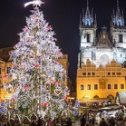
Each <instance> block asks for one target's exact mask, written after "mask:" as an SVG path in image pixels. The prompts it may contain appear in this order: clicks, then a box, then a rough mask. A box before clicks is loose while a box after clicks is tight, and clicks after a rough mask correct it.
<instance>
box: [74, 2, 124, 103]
mask: <svg viewBox="0 0 126 126" xmlns="http://www.w3.org/2000/svg"><path fill="white" fill-rule="evenodd" d="M124 24H125V21H124V16H123V12H122V13H121V11H120V8H119V2H118V0H117V9H116V11H115V12H114V11H113V15H112V21H111V26H110V32H108V31H107V30H106V28H105V27H103V28H102V31H101V32H100V33H99V34H98V36H97V35H96V30H97V21H96V16H94V15H93V12H90V9H89V5H88V2H87V8H86V11H85V14H84V13H83V16H82V17H81V20H80V52H79V55H78V70H77V81H76V91H77V92H76V93H77V99H79V100H80V101H81V102H87V101H90V102H95V100H96V99H99V100H100V99H106V98H111V99H113V100H114V98H115V96H116V93H117V92H122V91H125V90H126V69H125V68H122V66H121V64H122V63H123V62H124V61H126V28H125V25H124ZM96 101H97V100H96Z"/></svg>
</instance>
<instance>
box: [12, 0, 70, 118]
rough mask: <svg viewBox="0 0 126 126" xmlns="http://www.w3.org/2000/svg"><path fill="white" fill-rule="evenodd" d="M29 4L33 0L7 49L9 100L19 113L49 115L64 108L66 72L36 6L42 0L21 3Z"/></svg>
mask: <svg viewBox="0 0 126 126" xmlns="http://www.w3.org/2000/svg"><path fill="white" fill-rule="evenodd" d="M30 4H33V10H32V11H31V15H30V16H29V17H28V18H26V26H25V27H24V28H23V30H22V32H21V33H20V34H19V36H20V38H19V39H20V40H19V42H18V43H17V44H16V45H15V46H14V50H13V51H12V52H11V53H10V56H11V59H12V61H13V68H12V69H11V72H10V76H11V77H12V82H11V85H12V86H13V89H14V94H13V95H12V99H11V101H13V103H15V105H16V109H17V110H18V113H19V114H23V115H26V116H31V115H33V114H36V115H39V116H42V117H43V118H44V117H48V118H51V119H53V118H55V117H56V116H57V115H59V114H61V112H62V111H64V109H65V108H66V102H65V98H66V95H67V93H68V89H67V87H66V85H65V84H64V82H65V77H66V73H65V70H64V68H63V67H62V65H61V64H59V62H58V58H59V57H62V53H61V51H60V49H59V48H58V46H56V44H55V42H56V39H55V38H54V35H55V34H54V32H53V31H52V28H51V26H50V25H49V24H48V23H47V22H46V20H44V17H43V12H41V11H40V8H39V6H40V5H41V4H42V1H40V0H33V1H31V2H29V3H26V4H25V6H28V5H30Z"/></svg>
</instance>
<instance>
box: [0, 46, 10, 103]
mask: <svg viewBox="0 0 126 126" xmlns="http://www.w3.org/2000/svg"><path fill="white" fill-rule="evenodd" d="M10 50H12V48H3V49H0V101H1V100H8V99H10V97H11V88H8V89H7V88H5V85H6V84H9V82H10V81H11V80H10V79H9V72H10V68H11V67H12V62H11V61H10V60H9V55H8V52H9V51H10ZM8 87H9V86H8Z"/></svg>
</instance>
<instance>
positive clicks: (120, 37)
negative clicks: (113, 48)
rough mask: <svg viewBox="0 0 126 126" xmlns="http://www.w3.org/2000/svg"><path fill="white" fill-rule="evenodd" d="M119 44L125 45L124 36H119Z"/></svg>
mask: <svg viewBox="0 0 126 126" xmlns="http://www.w3.org/2000/svg"><path fill="white" fill-rule="evenodd" d="M119 43H123V35H122V34H119Z"/></svg>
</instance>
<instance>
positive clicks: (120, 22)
mask: <svg viewBox="0 0 126 126" xmlns="http://www.w3.org/2000/svg"><path fill="white" fill-rule="evenodd" d="M112 23H113V26H114V27H124V25H125V22H124V15H123V11H122V13H121V11H120V8H119V0H117V9H116V11H114V10H113V15H112Z"/></svg>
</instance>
